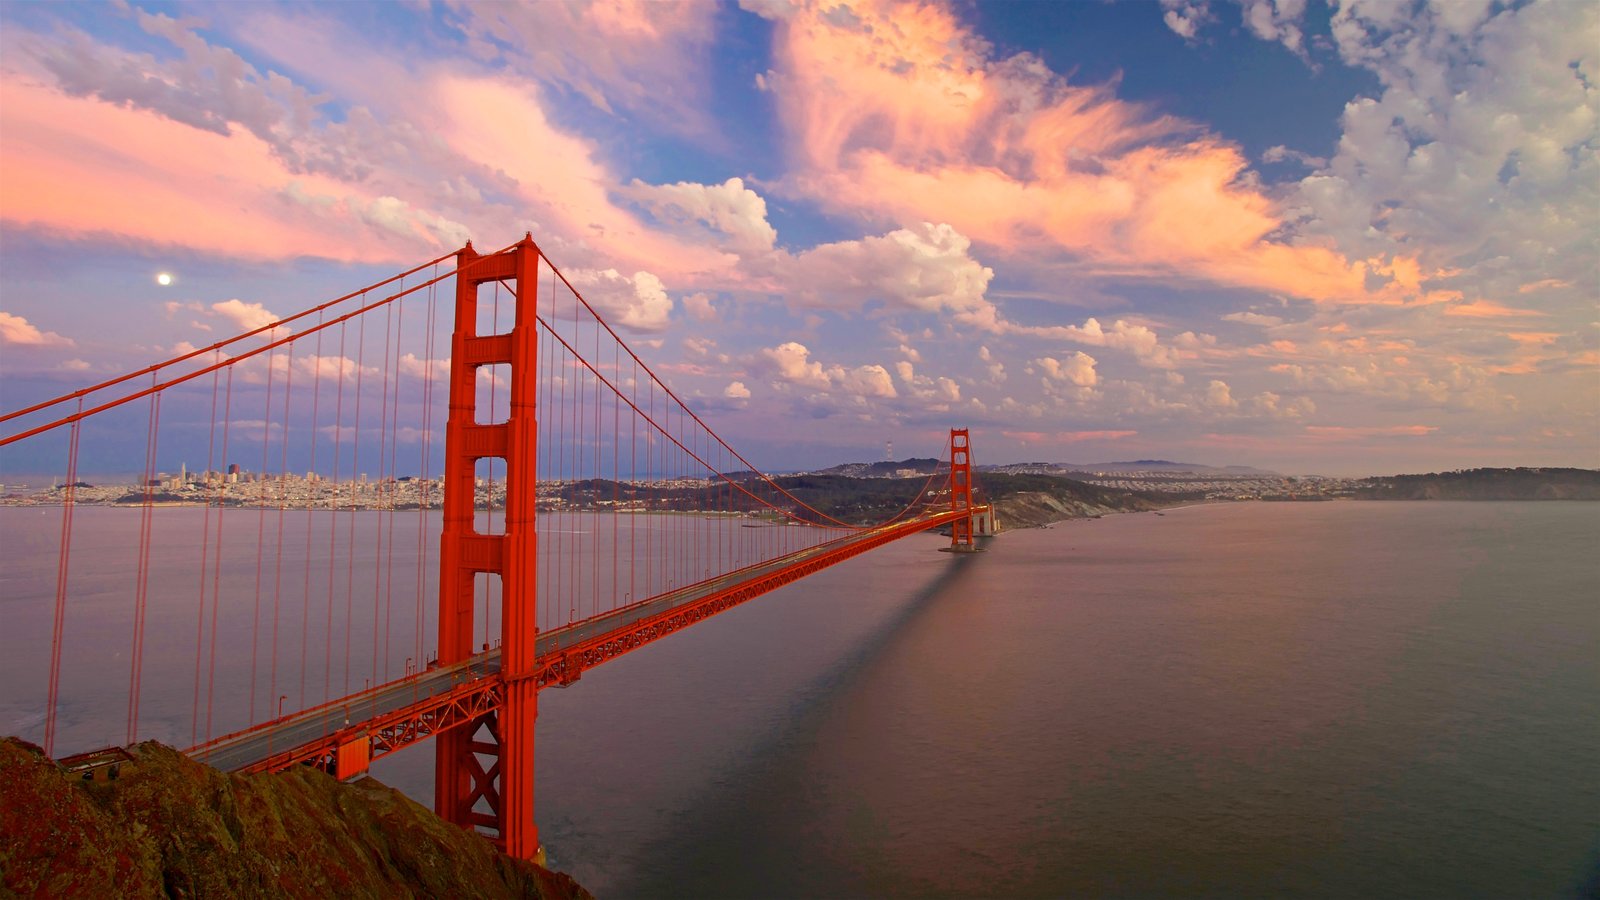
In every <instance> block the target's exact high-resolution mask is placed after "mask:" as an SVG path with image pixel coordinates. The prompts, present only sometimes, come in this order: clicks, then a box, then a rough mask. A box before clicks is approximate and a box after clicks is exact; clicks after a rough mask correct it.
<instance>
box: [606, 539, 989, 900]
mask: <svg viewBox="0 0 1600 900" xmlns="http://www.w3.org/2000/svg"><path fill="white" fill-rule="evenodd" d="M983 569H984V566H983V564H982V556H981V555H979V554H951V555H950V557H949V559H948V561H947V563H946V564H945V567H944V569H943V570H942V571H941V572H940V573H939V575H938V576H937V577H936V578H934V580H933V581H931V582H929V583H928V584H926V585H925V586H923V587H922V589H921V590H919V591H918V592H917V594H916V595H915V596H914V597H913V598H912V599H911V600H909V601H908V602H907V603H906V604H905V605H904V606H902V607H901V608H900V609H899V610H897V611H896V612H895V613H894V614H893V615H892V616H890V617H889V618H888V619H887V620H885V621H884V622H882V623H881V624H879V625H878V627H877V628H876V629H874V630H873V631H871V632H869V633H868V634H867V636H866V637H865V638H863V639H862V640H861V641H860V642H858V643H857V644H856V645H855V646H854V647H853V649H852V650H851V651H850V652H849V653H848V654H846V655H844V656H843V657H841V658H840V659H839V660H838V661H837V662H836V663H835V664H834V665H833V666H831V667H830V668H829V669H827V670H826V671H825V672H824V673H823V674H822V675H820V676H819V677H817V678H816V679H814V680H813V681H812V682H811V683H810V684H809V685H807V686H806V687H805V688H804V689H803V690H801V691H799V692H798V694H797V699H796V700H795V702H794V703H793V705H792V706H791V707H790V709H789V711H788V714H787V715H786V716H784V717H782V722H783V724H782V725H781V726H779V727H778V728H776V729H775V730H773V731H772V732H771V733H769V734H768V735H767V736H766V737H765V738H764V739H762V740H761V741H759V742H758V743H756V744H755V745H753V746H752V747H751V748H750V749H749V750H748V752H747V754H746V756H745V758H744V760H743V761H742V763H741V764H738V765H737V766H735V767H733V768H732V769H730V770H728V771H726V772H724V773H723V774H721V775H720V776H718V777H717V778H716V780H715V781H714V782H713V784H712V785H711V787H709V788H708V789H707V791H706V792H705V793H704V794H702V795H701V796H699V797H698V798H697V799H696V801H695V802H694V803H693V804H692V805H691V806H689V807H688V808H687V809H684V810H682V811H680V812H678V813H677V814H676V815H674V816H673V817H672V820H671V821H670V823H669V825H668V827H667V829H666V833H665V835H664V836H662V837H660V838H657V839H655V840H653V841H652V842H650V843H649V844H648V845H647V846H645V847H644V848H643V849H642V850H641V852H640V853H639V855H638V857H637V859H636V860H635V861H634V865H633V866H631V868H632V871H630V872H628V873H626V874H623V873H617V875H618V889H617V890H616V891H615V892H614V893H615V895H616V896H619V897H650V896H692V897H783V896H794V897H816V896H839V895H841V894H858V893H861V891H862V890H864V889H865V886H864V885H860V886H856V887H855V888H854V889H853V888H852V886H851V885H849V884H847V883H841V880H843V881H845V882H848V881H849V880H850V874H849V873H847V872H842V871H834V870H831V869H830V868H829V863H828V862H827V861H826V859H824V858H821V857H820V856H817V855H814V852H815V851H816V850H817V843H816V841H817V840H818V839H820V838H822V837H823V836H821V835H816V834H808V831H812V830H814V826H812V825H810V824H808V816H807V810H808V808H813V807H814V806H815V804H816V802H817V795H818V791H819V787H818V786H817V785H815V784H812V783H810V780H809V779H808V777H807V771H808V768H809V766H808V765H807V760H808V758H809V757H810V756H811V755H812V753H813V751H814V750H815V749H816V748H817V746H818V743H819V741H820V740H821V733H822V731H823V727H824V725H825V724H826V723H827V722H828V721H829V719H830V717H832V716H833V715H834V714H835V713H836V712H837V710H838V709H839V707H840V706H841V705H842V703H843V701H844V699H845V698H846V697H848V696H849V695H850V693H851V691H852V690H854V689H856V688H857V687H858V686H860V685H861V684H862V683H863V682H864V681H865V680H866V678H867V676H868V675H869V673H870V672H871V671H872V670H873V668H874V666H875V664H878V663H880V662H881V661H882V660H884V659H885V658H886V656H887V655H888V654H889V652H890V651H891V650H892V649H893V648H894V647H895V645H896V644H897V642H899V641H900V640H902V639H903V638H904V637H905V636H906V634H907V633H908V632H909V631H910V630H911V628H912V627H913V626H914V625H915V624H917V623H918V622H919V621H920V620H923V619H924V618H925V617H926V616H927V615H928V614H929V613H930V612H931V611H932V610H934V609H935V608H936V607H939V606H941V605H944V604H950V603H960V602H962V601H963V600H964V599H965V600H968V601H970V600H971V599H972V598H973V597H975V596H977V594H978V593H979V591H978V590H977V588H978V586H979V585H980V583H981V576H980V575H979V573H980V572H981V571H982V570H983Z"/></svg>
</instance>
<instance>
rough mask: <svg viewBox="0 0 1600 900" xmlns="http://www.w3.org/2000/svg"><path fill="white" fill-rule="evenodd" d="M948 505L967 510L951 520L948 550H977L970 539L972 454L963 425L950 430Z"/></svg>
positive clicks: (957, 510) (968, 551)
mask: <svg viewBox="0 0 1600 900" xmlns="http://www.w3.org/2000/svg"><path fill="white" fill-rule="evenodd" d="M950 508H951V509H952V510H954V511H956V512H963V511H964V512H966V513H967V515H964V516H961V517H960V518H958V519H956V520H955V521H954V522H951V523H950V552H952V553H976V552H978V550H979V547H978V545H977V544H976V543H974V541H973V539H972V509H973V504H972V455H971V449H970V444H969V441H968V435H967V429H965V428H952V429H950Z"/></svg>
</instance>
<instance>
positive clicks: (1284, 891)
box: [0, 503, 1600, 897]
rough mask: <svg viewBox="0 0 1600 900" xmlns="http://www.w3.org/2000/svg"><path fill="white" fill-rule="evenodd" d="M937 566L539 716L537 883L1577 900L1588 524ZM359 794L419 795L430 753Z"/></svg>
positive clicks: (1091, 535) (715, 630) (1583, 860)
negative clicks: (386, 787) (558, 878)
mask: <svg viewBox="0 0 1600 900" xmlns="http://www.w3.org/2000/svg"><path fill="white" fill-rule="evenodd" d="M0 512H6V511H3V510H0ZM426 543H428V544H431V543H432V542H431V541H427V542H426ZM401 545H403V542H401ZM938 545H939V542H938V541H937V540H936V539H934V538H932V537H928V538H925V539H923V538H919V539H909V540H906V541H902V542H899V543H898V544H895V545H891V546H889V547H886V548H883V549H881V550H877V551H874V552H873V553H872V554H869V555H868V556H866V557H864V558H861V559H858V560H856V561H854V562H852V563H850V564H846V565H844V566H840V567H836V568H835V569H831V570H829V571H827V572H824V573H821V574H819V575H816V576H813V577H811V578H809V579H807V580H806V581H804V582H802V583H801V584H799V585H796V586H793V587H791V588H788V589H785V590H784V591H781V592H778V593H775V594H772V595H769V596H768V597H765V598H763V599H761V600H759V601H757V602H755V603H752V604H749V605H747V606H745V607H741V608H739V609H737V610H734V611H732V612H729V613H726V614H724V615H722V616H719V617H717V618H715V619H712V620H709V621H707V622H705V623H702V624H701V625H698V626H696V627H695V628H694V629H691V630H690V631H688V632H685V633H683V634H680V635H676V636H674V637H673V638H671V639H670V640H667V641H664V642H662V643H660V644H657V645H654V646H652V647H650V648H646V649H644V650H641V651H639V652H636V653H634V654H631V655H630V656H627V657H624V658H622V659H620V660H618V661H616V662H613V663H610V664H608V665H606V666H604V667H602V668H600V669H596V670H593V671H591V672H589V673H587V674H585V675H584V677H583V679H582V680H581V681H580V682H578V683H577V684H576V685H574V686H573V687H571V688H569V689H566V690H551V691H546V692H544V693H542V694H541V695H540V721H539V748H538V759H539V762H538V765H539V768H538V779H539V780H538V785H537V792H538V801H537V802H538V816H539V822H540V828H541V834H542V837H543V839H544V841H545V844H546V846H547V848H548V850H549V852H550V856H551V860H552V864H553V865H555V866H556V867H558V868H561V869H564V870H567V871H569V872H571V873H572V874H574V875H575V876H576V877H577V878H578V879H579V880H580V881H581V882H583V883H584V884H585V885H587V886H588V887H590V888H591V889H593V890H594V891H595V892H596V893H597V894H599V895H600V896H602V897H607V896H612V897H633V896H704V897H717V896H762V897H769V896H829V897H834V896H877V895H881V896H902V895H905V896H1062V895H1075V896H1115V897H1190V896H1204V897H1267V896H1272V897H1282V896H1295V897H1562V896H1580V895H1585V894H1588V893H1589V892H1592V891H1594V890H1595V884H1596V881H1595V878H1596V872H1597V868H1600V504H1587V503H1544V504H1534V503H1527V504H1519V503H1472V504H1467V503H1456V504H1450V503H1392V504H1382V503H1321V504H1266V503H1255V504H1238V505H1214V506H1202V507H1192V508H1188V509H1180V510H1171V511H1167V512H1166V513H1165V514H1164V515H1155V514H1138V515H1126V516H1114V517H1108V518H1105V519H1100V520H1091V521H1076V522H1068V523H1062V524H1060V525H1057V526H1055V527H1053V528H1051V529H1040V530H1030V531H1018V532H1012V533H1008V534H1006V535H1004V536H1003V537H1001V538H1000V539H998V540H997V541H996V542H994V543H993V544H992V545H991V550H990V552H988V553H986V554H982V555H979V556H976V557H964V558H952V557H951V556H949V555H947V554H939V553H936V552H934V550H935V548H936V547H937V546H938ZM0 584H3V582H0ZM3 601H4V598H3V597H0V603H3ZM8 609H14V607H8V606H5V605H0V615H14V613H8V612H7V610H8ZM3 630H4V628H3V626H0V631H3ZM3 640H4V637H3V635H0V641H3ZM189 659H191V660H192V655H191V656H190V657H189ZM0 663H3V660H0ZM190 665H192V662H191V663H190ZM149 678H150V676H149V675H148V674H147V676H146V679H147V680H146V683H147V685H148V684H149ZM4 693H6V695H7V696H6V697H3V698H0V701H6V702H8V703H10V707H9V708H11V709H13V710H14V709H17V708H19V705H18V704H19V703H21V702H22V701H20V700H19V698H17V697H13V696H11V694H12V692H11V691H5V692H4ZM26 702H34V701H32V700H26ZM145 702H146V703H151V702H152V701H151V700H150V699H149V698H148V697H147V698H146V701H145ZM115 712H116V713H120V712H121V708H120V707H118V708H116V710H115ZM11 730H17V729H14V728H13V729H11ZM112 730H115V728H114V727H113V728H112ZM377 774H378V775H379V776H380V777H382V778H385V779H386V780H388V781H390V782H391V783H394V784H396V785H399V786H401V787H403V788H404V789H406V790H408V791H410V792H412V793H413V794H414V795H416V796H418V797H419V798H423V799H425V800H426V799H428V798H431V783H430V780H431V753H429V751H428V749H427V748H418V749H414V750H411V751H409V752H405V753H400V754H397V755H395V756H394V757H391V758H390V759H388V760H386V761H384V762H382V763H380V765H379V767H378V772H377Z"/></svg>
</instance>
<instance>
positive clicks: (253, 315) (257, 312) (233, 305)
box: [211, 298, 287, 332]
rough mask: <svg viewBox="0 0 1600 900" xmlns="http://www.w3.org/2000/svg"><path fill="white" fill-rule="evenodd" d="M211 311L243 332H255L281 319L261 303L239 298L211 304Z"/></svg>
mask: <svg viewBox="0 0 1600 900" xmlns="http://www.w3.org/2000/svg"><path fill="white" fill-rule="evenodd" d="M211 310H212V311H213V312H215V313H216V314H217V315H219V316H221V317H223V318H224V319H227V320H228V321H229V322H232V323H233V325H234V326H235V327H236V328H238V329H239V330H240V331H241V332H245V331H255V330H256V329H257V328H261V327H264V326H267V325H271V324H272V323H273V322H276V321H278V320H279V319H280V318H281V317H280V316H279V315H278V314H277V313H275V312H273V311H271V310H269V309H267V308H266V307H265V306H262V305H261V304H259V303H246V302H244V301H243V300H239V299H237V298H235V299H232V300H222V301H219V302H217V303H213V304H211ZM285 330H287V326H285ZM273 331H274V332H276V331H277V329H273Z"/></svg>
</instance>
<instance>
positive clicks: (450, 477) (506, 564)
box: [434, 235, 544, 862]
mask: <svg viewBox="0 0 1600 900" xmlns="http://www.w3.org/2000/svg"><path fill="white" fill-rule="evenodd" d="M456 260H457V271H456V318H455V329H454V332H453V334H452V336H451V341H450V351H451V352H450V359H451V365H450V414H449V419H448V420H447V423H446V425H445V471H444V499H443V503H442V506H443V511H444V515H443V518H444V532H443V535H442V536H441V537H440V552H439V662H440V664H441V665H450V664H452V663H457V662H461V661H462V660H465V659H467V658H469V657H470V656H472V654H473V653H474V651H475V649H476V647H475V643H474V640H473V594H474V590H473V588H474V582H475V579H476V577H477V575H478V574H480V573H489V574H491V575H496V576H499V578H500V603H501V614H500V630H501V633H500V646H501V657H500V660H501V663H500V665H501V668H500V675H499V676H498V677H500V678H503V679H504V680H505V684H506V690H505V697H504V701H503V703H502V704H501V706H500V708H499V709H498V710H495V711H493V712H490V713H488V714H487V715H484V716H481V717H479V718H477V719H474V720H472V721H471V722H469V723H468V724H467V725H465V726H462V727H459V728H454V729H451V730H449V731H446V732H443V733H442V734H439V735H438V736H437V737H436V738H435V739H434V740H435V742H436V746H435V757H434V809H435V811H436V812H437V813H438V814H439V815H440V816H441V817H443V818H444V819H446V820H447V821H450V822H454V823H456V824H457V825H460V826H462V827H464V828H470V829H473V830H475V831H478V832H479V833H481V834H484V835H485V836H486V837H488V838H490V839H491V840H493V841H494V842H495V843H497V844H499V845H500V846H501V847H502V848H503V849H504V850H505V851H506V852H507V853H509V854H511V855H512V856H516V857H519V858H521V859H530V860H534V861H537V862H542V861H543V859H544V849H543V847H542V846H541V845H540V843H539V830H538V826H537V825H536V824H535V823H534V813H533V762H534V723H535V721H536V720H537V717H538V709H539V707H538V694H537V687H536V684H535V681H534V678H533V675H534V662H535V658H536V653H535V642H536V639H537V637H538V623H537V620H536V618H535V613H536V610H537V600H536V581H535V575H534V573H535V572H536V571H537V562H538V560H537V552H538V541H537V538H536V532H535V527H534V525H535V523H534V512H535V489H536V487H537V483H538V482H537V480H536V479H537V476H536V471H537V452H538V448H537V443H538V441H537V437H538V425H537V421H536V418H535V415H536V412H537V410H536V409H535V404H534V401H535V398H536V397H537V384H536V382H535V377H536V374H537V372H538V365H537V354H538V333H537V330H536V329H537V327H538V323H537V320H536V318H535V311H536V308H537V307H536V304H537V302H538V301H537V298H538V277H537V276H538V265H539V249H538V247H536V246H535V245H534V243H533V238H532V236H531V235H529V236H527V237H525V238H523V240H522V241H520V242H519V243H518V244H517V245H516V246H515V247H513V248H512V249H511V250H509V251H507V252H505V253H499V254H494V255H491V256H479V255H478V253H477V252H475V251H474V250H473V249H472V244H470V243H469V244H467V246H466V247H465V248H464V249H462V250H461V252H460V253H458V254H457V256H456ZM513 279H514V280H515V283H516V294H515V312H514V313H513V316H512V327H511V331H510V332H509V333H506V334H497V335H480V334H478V331H477V328H478V287H479V285H482V284H487V283H493V282H506V281H508V280H513ZM490 365H499V366H508V367H509V368H510V370H511V372H510V380H511V413H510V416H509V417H508V418H507V419H506V421H505V422H500V423H493V422H486V421H484V420H486V419H487V418H489V412H490V411H483V413H482V414H481V415H480V411H479V410H478V408H477V381H478V378H477V374H478V373H477V370H478V368H479V367H480V366H490ZM496 457H498V458H500V459H503V460H505V465H506V509H505V533H504V534H482V533H479V532H478V531H477V528H476V524H475V522H476V517H475V515H474V513H475V499H476V493H477V483H476V467H477V462H478V460H480V459H491V458H496ZM485 649H487V645H485Z"/></svg>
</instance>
